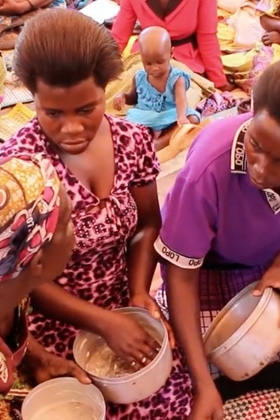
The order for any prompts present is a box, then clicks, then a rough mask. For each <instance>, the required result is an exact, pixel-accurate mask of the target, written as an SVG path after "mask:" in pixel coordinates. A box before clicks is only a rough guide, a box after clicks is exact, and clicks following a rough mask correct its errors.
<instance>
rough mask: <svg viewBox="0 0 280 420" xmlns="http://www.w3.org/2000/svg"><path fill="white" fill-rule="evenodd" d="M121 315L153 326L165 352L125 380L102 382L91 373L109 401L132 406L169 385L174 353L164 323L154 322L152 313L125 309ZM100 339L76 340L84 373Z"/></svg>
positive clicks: (86, 335)
mask: <svg viewBox="0 0 280 420" xmlns="http://www.w3.org/2000/svg"><path fill="white" fill-rule="evenodd" d="M117 311H118V312H121V313H122V314H124V315H127V316H130V317H131V318H133V319H135V320H136V321H137V320H138V321H142V322H144V323H146V324H149V325H151V326H152V327H153V328H154V329H156V331H157V332H158V335H159V337H161V340H160V341H161V349H160V351H159V353H158V354H157V356H156V357H155V359H154V360H153V361H152V362H151V363H150V364H149V365H147V366H145V367H144V368H143V369H141V370H139V371H138V372H136V373H133V374H130V375H127V376H124V377H121V378H101V377H97V376H94V375H91V374H90V373H89V372H88V373H89V375H90V377H91V378H92V380H93V382H94V384H95V385H96V386H97V387H98V388H99V389H100V391H101V392H102V394H103V395H104V397H105V399H106V400H108V401H111V402H114V403H118V404H130V403H133V402H137V401H141V400H144V399H145V398H148V397H149V396H151V395H152V394H154V393H155V392H157V391H158V390H159V389H160V388H161V387H162V386H163V385H164V384H165V382H166V380H167V379H168V377H169V375H170V373H171V369H172V351H171V348H170V345H169V341H168V333H167V330H166V328H165V326H164V323H163V322H162V321H161V320H157V319H154V318H153V317H152V316H151V315H150V314H149V312H148V311H146V310H145V309H141V308H121V309H117ZM98 338H99V337H98V336H96V335H94V334H92V333H89V332H86V331H81V332H80V333H79V334H78V335H77V337H76V339H75V342H74V348H73V354H74V358H75V360H76V362H77V364H78V365H80V366H81V367H82V368H83V369H84V370H86V365H87V361H88V357H89V354H90V352H91V349H92V348H94V345H95V343H96V340H97V339H98Z"/></svg>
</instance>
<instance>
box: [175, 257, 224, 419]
mask: <svg viewBox="0 0 280 420" xmlns="http://www.w3.org/2000/svg"><path fill="white" fill-rule="evenodd" d="M198 274H199V269H183V268H180V267H177V266H175V265H173V264H170V263H167V298H168V308H169V314H170V319H171V323H172V326H173V328H174V331H175V334H177V337H178V339H179V341H180V344H181V345H182V347H183V350H184V352H185V355H186V358H187V363H188V367H189V369H190V372H191V376H192V379H193V382H194V388H195V401H194V406H193V411H192V416H191V419H192V420H210V419H211V420H213V419H215V420H216V419H217V420H222V419H223V403H222V399H221V397H220V395H219V393H218V391H217V389H216V387H215V385H214V382H213V380H212V378H211V375H210V372H209V368H208V365H207V360H206V356H205V354H204V348H203V341H202V336H201V328H200V307H199V295H198Z"/></svg>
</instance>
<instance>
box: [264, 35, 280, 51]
mask: <svg viewBox="0 0 280 420" xmlns="http://www.w3.org/2000/svg"><path fill="white" fill-rule="evenodd" d="M262 42H263V44H264V45H266V46H267V47H270V46H271V45H272V44H280V33H279V32H277V31H272V32H267V33H265V34H264V35H263V37H262Z"/></svg>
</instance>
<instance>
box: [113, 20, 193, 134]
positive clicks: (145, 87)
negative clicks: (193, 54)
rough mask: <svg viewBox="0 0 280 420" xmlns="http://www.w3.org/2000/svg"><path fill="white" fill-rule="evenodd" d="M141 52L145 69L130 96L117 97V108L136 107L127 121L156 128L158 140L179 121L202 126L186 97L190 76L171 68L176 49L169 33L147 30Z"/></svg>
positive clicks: (144, 32) (140, 38) (131, 109)
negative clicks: (163, 131) (172, 55)
mask: <svg viewBox="0 0 280 420" xmlns="http://www.w3.org/2000/svg"><path fill="white" fill-rule="evenodd" d="M139 51H140V54H141V59H142V63H143V66H144V70H139V71H138V72H137V73H136V74H135V77H134V79H133V85H132V88H131V90H130V92H129V93H120V94H118V95H116V96H115V98H114V107H115V109H117V110H118V111H120V110H121V109H122V108H123V107H124V105H134V106H133V107H132V108H130V109H129V110H128V111H127V115H126V119H127V120H128V121H131V122H134V123H138V124H142V125H145V126H146V127H149V128H152V129H153V130H154V131H155V133H156V134H157V137H158V136H159V135H160V133H161V131H162V130H164V129H165V128H167V127H169V126H170V125H172V124H174V123H175V122H176V121H177V123H178V125H179V126H181V125H184V124H190V123H191V124H198V123H199V122H200V114H199V113H198V112H197V111H195V110H193V109H191V108H189V107H188V101H187V96H186V91H187V89H189V87H190V75H189V74H187V73H185V72H184V71H182V70H179V69H177V68H175V67H172V66H171V65H170V59H171V54H172V46H171V40H170V36H169V34H168V32H167V31H166V30H165V29H164V28H161V27H157V26H152V27H150V28H147V29H145V30H143V31H142V32H141V34H140V35H139Z"/></svg>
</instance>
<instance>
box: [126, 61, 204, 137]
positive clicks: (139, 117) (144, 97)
mask: <svg viewBox="0 0 280 420" xmlns="http://www.w3.org/2000/svg"><path fill="white" fill-rule="evenodd" d="M181 76H183V77H184V78H185V82H186V91H187V90H188V89H189V87H190V75H189V74H187V73H185V72H184V71H182V70H179V69H177V68H175V67H171V68H170V74H169V77H168V80H167V83H166V88H165V91H164V92H163V93H161V92H159V91H158V90H157V89H155V88H154V87H153V86H152V85H151V84H150V83H149V81H148V75H147V73H146V71H145V70H139V71H138V72H137V73H136V75H135V84H136V91H137V104H136V105H135V106H134V107H133V108H130V109H129V110H128V111H127V115H126V119H127V120H128V121H131V122H134V123H138V124H142V125H145V126H146V127H149V128H152V129H154V130H156V131H158V130H163V129H164V128H166V127H168V126H170V125H171V124H173V123H175V122H176V121H177V111H176V104H175V95H174V86H175V83H176V82H177V80H178V78H179V77H181ZM186 115H187V116H189V115H196V116H197V117H198V119H200V114H199V113H198V112H197V111H195V110H193V109H191V108H188V109H187V113H186Z"/></svg>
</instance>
